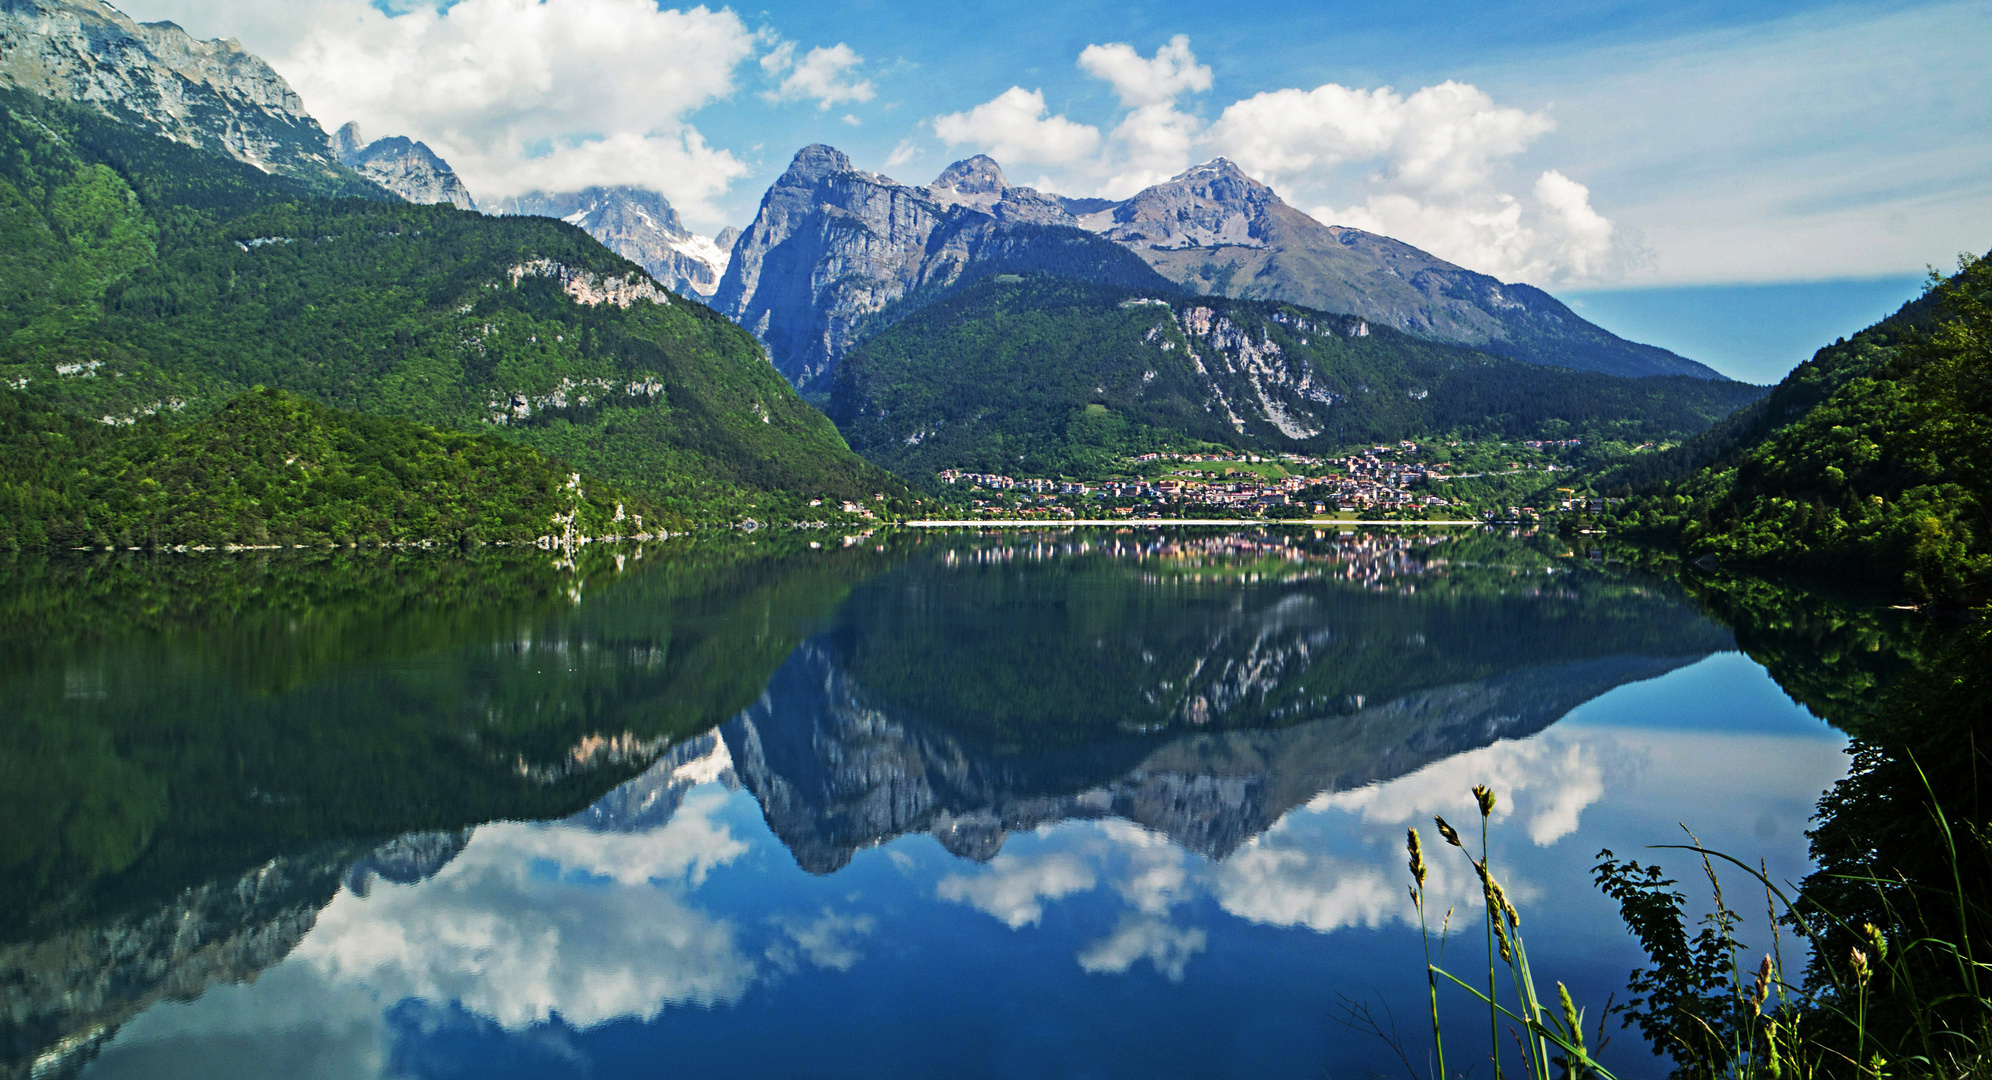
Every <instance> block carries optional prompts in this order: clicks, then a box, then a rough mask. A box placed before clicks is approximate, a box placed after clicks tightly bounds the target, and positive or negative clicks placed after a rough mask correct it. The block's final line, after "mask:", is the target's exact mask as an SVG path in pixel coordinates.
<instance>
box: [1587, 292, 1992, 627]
mask: <svg viewBox="0 0 1992 1080" xmlns="http://www.w3.org/2000/svg"><path fill="white" fill-rule="evenodd" d="M1961 262H1962V265H1961V266H1960V268H1959V271H1958V273H1957V274H1956V275H1954V276H1952V277H1951V278H1950V279H1948V280H1935V281H1933V282H1932V284H1931V287H1930V289H1929V291H1928V292H1927V293H1926V294H1925V295H1924V296H1923V297H1922V298H1921V299H1920V300H1918V301H1916V302H1915V303H1912V304H1910V305H1907V306H1905V307H1904V308H1903V310H1902V311H1901V312H1898V313H1897V314H1896V315H1894V316H1891V317H1890V318H1889V319H1887V320H1884V321H1883V322H1882V323H1880V324H1877V325H1876V326H1874V327H1871V328H1870V329H1868V330H1866V331H1863V332H1862V333H1860V334H1857V335H1855V336H1854V337H1853V338H1852V339H1850V340H1847V341H1842V342H1837V343H1835V344H1834V345H1832V346H1829V347H1828V348H1826V349H1822V350H1820V352H1819V354H1818V355H1817V356H1815V357H1814V359H1813V360H1812V361H1810V362H1809V363H1807V364H1803V365H1800V367H1799V368H1798V369H1797V370H1795V371H1793V372H1792V374H1791V375H1790V376H1788V377H1787V378H1786V379H1785V380H1784V382H1783V383H1781V384H1780V385H1779V386H1778V387H1777V389H1775V390H1774V391H1773V392H1772V394H1771V395H1770V397H1769V398H1767V399H1766V400H1765V402H1764V403H1763V405H1762V406H1761V407H1760V408H1756V409H1752V410H1745V411H1744V412H1743V413H1740V414H1738V416H1736V417H1734V418H1732V420H1731V421H1729V422H1727V423H1726V424H1725V425H1722V426H1720V427H1718V429H1715V430H1713V431H1711V432H1710V433H1709V435H1708V436H1706V437H1705V439H1706V440H1707V441H1704V442H1702V443H1691V444H1690V445H1688V446H1685V447H1683V448H1682V450H1681V451H1679V452H1676V453H1675V454H1673V455H1671V456H1670V457H1668V458H1665V459H1656V460H1655V461H1654V462H1653V463H1652V468H1651V469H1650V470H1649V471H1647V472H1641V471H1640V470H1633V469H1622V470H1619V471H1617V472H1614V473H1609V474H1607V475H1606V476H1604V477H1602V478H1599V480H1598V481H1597V482H1598V483H1600V484H1602V485H1614V484H1615V485H1618V486H1619V487H1620V488H1621V489H1622V490H1625V491H1626V492H1628V493H1629V494H1631V495H1632V496H1633V497H1632V498H1630V499H1629V500H1628V501H1627V502H1626V503H1625V504H1623V506H1621V507H1619V508H1617V509H1616V510H1615V512H1614V513H1612V514H1611V515H1609V516H1608V517H1607V518H1606V520H1605V522H1604V523H1605V524H1606V525H1607V526H1608V527H1610V528H1613V529H1615V530H1617V531H1620V532H1623V533H1626V534H1629V535H1635V536H1642V537H1648V538H1654V539H1659V540H1663V541H1666V542H1669V543H1672V544H1675V545H1678V546H1679V547H1680V548H1681V549H1682V550H1683V551H1684V552H1686V553H1687V554H1688V555H1689V556H1690V557H1691V558H1700V557H1710V558H1714V559H1717V560H1720V561H1723V562H1735V563H1739V564H1744V565H1749V566H1756V567H1765V568H1776V569H1783V570H1792V571H1802V572H1808V573H1815V574H1825V575H1832V576H1835V577H1838V578H1842V579H1846V580H1862V581H1870V582H1874V583H1877V584H1883V585H1887V586H1889V587H1891V588H1895V589H1898V590H1900V591H1901V592H1902V593H1906V594H1907V595H1909V596H1911V597H1914V598H1916V599H1918V600H1922V601H1942V602H1946V603H1954V604H1969V603H1972V602H1974V601H1976V600H1982V599H1983V598H1984V597H1985V596H1986V594H1987V589H1988V584H1992V257H1988V258H1979V259H1965V260H1961Z"/></svg>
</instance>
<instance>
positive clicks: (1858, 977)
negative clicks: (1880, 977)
mask: <svg viewBox="0 0 1992 1080" xmlns="http://www.w3.org/2000/svg"><path fill="white" fill-rule="evenodd" d="M1847 962H1848V963H1849V964H1851V965H1853V968H1854V981H1855V982H1857V983H1859V984H1860V985H1862V986H1866V985H1867V981H1868V975H1869V974H1870V972H1869V971H1868V958H1867V954H1866V953H1864V952H1862V951H1860V950H1859V949H1848V950H1847Z"/></svg>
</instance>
